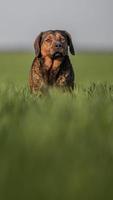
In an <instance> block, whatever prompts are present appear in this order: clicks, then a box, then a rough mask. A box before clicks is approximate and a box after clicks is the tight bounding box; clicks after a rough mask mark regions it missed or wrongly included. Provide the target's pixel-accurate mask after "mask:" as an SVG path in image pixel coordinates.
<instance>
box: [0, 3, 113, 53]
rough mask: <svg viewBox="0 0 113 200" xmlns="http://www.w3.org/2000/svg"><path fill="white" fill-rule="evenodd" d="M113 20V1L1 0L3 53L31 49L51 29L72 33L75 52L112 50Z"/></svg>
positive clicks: (0, 44)
mask: <svg viewBox="0 0 113 200" xmlns="http://www.w3.org/2000/svg"><path fill="white" fill-rule="evenodd" d="M112 19H113V1H112V0H70V1H65V0H57V1H54V0H46V1H44V0H32V1H31V0H29V1H28V0H19V1H18V0H10V1H7V0H0V51H8V50H11V51H13V50H32V48H33V41H34V39H35V37H36V35H37V34H39V33H40V31H44V30H48V29H65V30H67V31H69V32H70V33H71V34H72V37H73V41H74V43H75V48H76V51H79V50H80V51H82V50H83V51H91V50H97V51H112V50H113V24H112V23H113V22H112Z"/></svg>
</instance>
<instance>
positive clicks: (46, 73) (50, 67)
mask: <svg viewBox="0 0 113 200" xmlns="http://www.w3.org/2000/svg"><path fill="white" fill-rule="evenodd" d="M61 63H62V62H61V60H54V61H53V62H44V63H43V64H42V66H41V71H42V75H43V78H44V81H45V82H46V84H48V85H54V83H55V82H56V80H57V77H58V74H59V71H60V68H61Z"/></svg>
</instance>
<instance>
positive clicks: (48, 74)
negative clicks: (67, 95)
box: [29, 30, 75, 92]
mask: <svg viewBox="0 0 113 200" xmlns="http://www.w3.org/2000/svg"><path fill="white" fill-rule="evenodd" d="M68 47H69V49H70V52H71V54H73V55H74V54H75V52H74V47H73V44H72V40H71V36H70V34H69V33H67V32H65V31H59V30H57V31H47V32H44V33H40V35H39V36H38V37H37V38H36V40H35V43H34V48H35V55H36V57H35V58H34V60H33V63H32V67H31V71H30V77H29V85H30V89H31V91H32V92H38V91H43V90H44V89H45V88H47V87H48V86H56V87H60V88H64V89H69V90H72V89H73V88H74V72H73V68H72V65H71V62H70V59H69V56H68Z"/></svg>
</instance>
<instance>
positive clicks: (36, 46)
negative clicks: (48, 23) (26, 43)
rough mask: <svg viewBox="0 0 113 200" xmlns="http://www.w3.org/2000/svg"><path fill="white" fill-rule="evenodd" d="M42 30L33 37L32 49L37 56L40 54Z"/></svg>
mask: <svg viewBox="0 0 113 200" xmlns="http://www.w3.org/2000/svg"><path fill="white" fill-rule="evenodd" d="M42 35H43V32H41V33H40V34H39V35H38V36H37V37H36V39H35V42H34V49H35V55H36V56H37V57H38V58H39V57H40V56H41V39H42Z"/></svg>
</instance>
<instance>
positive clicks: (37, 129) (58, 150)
mask: <svg viewBox="0 0 113 200" xmlns="http://www.w3.org/2000/svg"><path fill="white" fill-rule="evenodd" d="M33 56H34V55H33V54H32V53H0V200H112V199H113V54H112V53H109V54H108V53H106V54H105V53H103V54H101V53H98V54H96V53H92V54H77V55H76V56H75V57H71V60H72V63H73V66H74V70H75V77H76V82H77V86H76V89H75V90H74V92H73V94H69V93H62V92H61V91H59V90H57V89H55V88H54V89H50V90H49V91H48V92H47V94H46V95H43V96H41V97H40V96H38V95H32V94H30V92H29V88H28V74H29V70H30V66H31V63H32V60H33Z"/></svg>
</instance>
